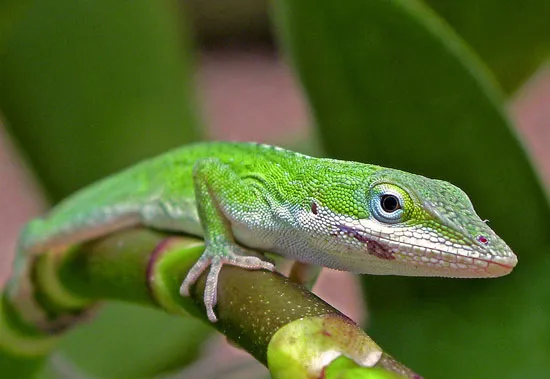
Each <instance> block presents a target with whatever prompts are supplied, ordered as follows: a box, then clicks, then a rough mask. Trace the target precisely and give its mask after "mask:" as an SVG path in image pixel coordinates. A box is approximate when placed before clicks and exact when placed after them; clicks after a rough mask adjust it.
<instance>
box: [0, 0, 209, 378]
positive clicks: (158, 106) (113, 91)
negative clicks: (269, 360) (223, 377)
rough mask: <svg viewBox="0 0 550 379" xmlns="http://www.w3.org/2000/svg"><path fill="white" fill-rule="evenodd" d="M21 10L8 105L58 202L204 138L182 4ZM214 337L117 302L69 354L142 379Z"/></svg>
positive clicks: (104, 3) (6, 75)
mask: <svg viewBox="0 0 550 379" xmlns="http://www.w3.org/2000/svg"><path fill="white" fill-rule="evenodd" d="M12 9H13V10H14V11H13V12H11V13H6V14H5V15H4V14H3V15H2V17H5V18H6V19H7V20H8V21H9V22H10V23H6V24H5V25H8V26H9V33H7V34H3V36H2V38H4V36H6V38H5V40H3V41H0V42H1V43H2V46H1V47H2V49H1V51H0V53H1V54H0V82H1V83H2V85H1V86H0V108H1V109H2V113H3V115H4V116H5V120H6V121H7V124H8V126H9V127H10V131H11V133H12V135H13V136H14V137H16V139H17V141H18V142H19V144H20V146H22V147H23V148H24V150H25V153H26V155H27V157H28V159H29V161H30V163H31V165H32V166H33V167H34V168H35V170H36V173H37V175H38V176H39V177H40V178H41V179H42V181H43V184H44V187H45V189H46V191H47V192H48V193H49V195H50V196H51V199H52V200H53V201H57V200H59V199H61V198H63V197H64V196H66V195H67V194H69V193H70V192H72V191H74V190H75V189H77V188H79V187H82V186H84V185H86V184H88V183H90V182H92V181H94V180H97V179H99V178H101V177H103V176H105V175H107V174H109V173H112V172H114V171H117V170H119V169H121V168H122V167H125V166H127V165H129V164H131V163H134V162H135V161H137V160H138V159H141V158H144V157H147V156H152V155H154V154H157V153H160V152H163V151H166V150H167V149H169V148H171V147H174V146H178V145H181V144H184V143H188V142H190V141H194V140H196V139H197V137H198V135H199V130H198V129H199V128H197V119H198V118H197V116H196V115H195V112H194V110H195V108H196V107H195V106H194V98H193V93H192V84H193V83H192V79H191V50H190V48H189V45H190V42H189V41H188V40H186V39H185V37H186V34H185V33H183V32H184V31H185V29H186V25H184V24H183V23H182V20H180V19H179V18H178V14H179V13H178V11H179V8H178V7H177V4H176V2H175V1H172V0H160V1H153V2H151V1H147V0H133V1H124V2H116V1H115V2H113V1H108V0H96V1H85V0H76V1H75V0H51V1H35V2H32V3H31V5H30V6H29V7H27V8H25V12H24V13H23V12H20V11H18V12H15V11H16V10H18V9H19V8H12ZM2 20H4V18H2ZM3 26H4V23H3V24H2V27H3ZM3 30H4V29H2V30H0V31H2V33H3ZM6 30H7V29H6ZM182 36H183V37H184V38H182ZM182 47H183V49H182ZM206 335H207V332H206V330H205V328H204V327H199V326H197V322H196V321H193V320H181V319H175V318H174V317H171V316H168V315H165V314H162V313H160V312H156V311H152V310H148V309H143V308H139V307H131V306H123V305H110V306H108V307H106V309H105V310H104V312H102V313H101V316H100V318H99V320H97V321H96V322H94V323H93V324H90V325H87V326H85V327H83V328H82V329H78V330H76V331H74V333H73V334H72V335H71V336H70V337H69V338H68V339H67V340H66V341H65V343H64V345H63V349H62V351H63V356H65V357H69V358H70V359H72V360H74V362H76V363H77V364H78V365H80V366H81V367H82V368H84V369H86V370H87V371H89V372H91V373H94V374H96V375H98V376H100V377H108V376H109V375H114V376H112V377H121V376H122V377H128V376H138V375H143V374H144V373H145V374H153V373H154V372H155V371H156V370H163V369H166V368H168V367H171V366H174V367H175V366H180V365H184V364H185V363H187V362H189V360H190V359H192V358H193V357H194V355H195V354H196V352H197V351H198V349H199V347H200V343H201V342H202V341H204V340H205V339H206Z"/></svg>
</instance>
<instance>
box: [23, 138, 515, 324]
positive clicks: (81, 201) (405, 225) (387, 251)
mask: <svg viewBox="0 0 550 379" xmlns="http://www.w3.org/2000/svg"><path fill="white" fill-rule="evenodd" d="M136 225H144V226H147V227H151V228H155V229H160V230H166V231H176V232H184V233H188V234H192V235H196V236H201V237H203V238H204V239H205V243H206V249H205V252H204V253H203V255H202V257H201V258H200V260H199V261H198V262H197V263H196V264H195V266H194V267H193V268H192V269H191V271H190V272H189V274H188V276H187V278H186V279H185V281H184V282H183V284H182V287H181V293H182V295H188V294H189V288H190V286H191V285H193V284H194V282H195V281H196V280H197V279H198V277H199V276H200V275H201V274H202V273H203V272H204V271H205V270H209V274H208V279H207V285H206V289H205V293H204V301H205V305H206V309H207V314H208V317H209V319H210V320H211V321H216V315H215V313H214V310H213V307H214V305H215V303H216V286H217V276H218V273H219V271H220V269H221V267H222V266H223V264H232V265H236V266H240V267H244V268H249V269H268V270H273V269H274V267H273V265H272V264H271V263H269V262H267V261H264V260H262V259H261V258H259V257H258V256H256V255H254V254H253V253H252V252H250V251H248V250H247V249H252V250H259V251H269V252H273V253H277V254H280V255H282V256H285V257H287V258H290V259H294V260H298V261H301V262H305V263H309V264H314V265H319V266H325V267H330V268H335V269H339V270H346V271H352V272H357V273H368V274H395V275H409V276H447V277H496V276H501V275H505V274H507V273H509V272H510V271H511V270H512V268H513V267H514V266H515V265H516V263H517V258H516V256H515V255H514V253H513V252H512V251H511V249H510V248H509V247H508V246H507V245H506V244H505V243H504V241H503V240H502V239H500V238H499V237H498V236H497V235H496V234H495V233H494V232H493V231H492V230H491V229H490V228H489V227H488V226H487V225H486V223H485V222H483V221H482V220H481V219H480V218H479V217H478V216H477V214H476V213H475V211H474V209H473V207H472V204H471V202H470V200H469V198H468V196H467V195H466V194H465V193H464V192H463V191H462V190H460V189H459V188H457V187H455V186H453V185H451V184H450V183H447V182H444V181H440V180H434V179H428V178H425V177H423V176H419V175H415V174H410V173H406V172H403V171H399V170H394V169H389V168H384V167H380V166H375V165H369V164H364V163H358V162H348V161H339V160H334V159H326V158H313V157H309V156H307V155H303V154H299V153H295V152H292V151H288V150H284V149H282V148H279V147H274V146H268V145H261V144H255V143H229V142H211V143H198V144H194V145H189V146H185V147H182V148H180V149H176V150H173V151H171V152H168V153H165V154H163V155H160V156H158V157H155V158H152V159H149V160H146V161H144V162H142V163H139V164H137V165H135V166H133V167H131V168H129V169H127V170H125V171H122V172H121V173H119V174H116V175H113V176H110V177H107V178H106V179H104V180H102V181H100V182H98V183H96V184H93V185H91V186H89V187H86V188H84V189H82V190H80V191H78V192H76V193H75V194H74V195H72V196H70V197H69V198H67V199H66V200H64V201H62V202H61V203H60V204H58V205H57V206H56V207H54V208H53V209H52V210H51V211H50V212H49V214H48V215H46V216H45V217H44V218H40V219H36V220H34V221H31V222H30V223H29V224H28V226H27V228H26V229H25V231H24V233H22V236H21V239H20V244H19V252H18V261H19V262H22V261H26V260H27V258H28V256H29V255H33V254H40V253H42V252H44V251H47V250H48V249H52V248H58V247H63V246H69V245H72V244H76V243H80V242H83V241H87V240H90V239H93V238H97V237H100V236H102V235H105V234H108V233H111V232H114V231H117V230H119V229H122V228H126V227H131V226H136ZM16 265H17V263H16ZM20 266H21V264H20ZM16 270H17V267H16ZM19 270H21V268H19Z"/></svg>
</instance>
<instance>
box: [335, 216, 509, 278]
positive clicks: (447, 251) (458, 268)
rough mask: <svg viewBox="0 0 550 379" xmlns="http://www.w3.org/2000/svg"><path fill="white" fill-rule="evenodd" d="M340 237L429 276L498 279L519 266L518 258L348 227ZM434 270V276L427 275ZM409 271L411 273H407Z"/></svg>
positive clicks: (341, 227)
mask: <svg viewBox="0 0 550 379" xmlns="http://www.w3.org/2000/svg"><path fill="white" fill-rule="evenodd" d="M337 227H338V230H339V234H345V235H347V236H349V237H352V238H354V239H355V240H357V241H359V242H361V243H363V244H365V245H366V247H367V251H368V253H369V254H370V255H372V256H375V257H376V258H379V259H382V260H388V261H390V260H397V261H399V262H402V263H403V264H405V265H409V266H410V271H411V273H409V275H411V274H412V275H414V273H413V272H412V271H413V270H414V269H415V268H418V269H419V270H421V271H424V272H423V273H422V274H421V275H423V276H424V275H426V276H454V277H497V276H503V275H506V274H509V273H510V272H511V271H512V269H513V268H514V267H515V266H516V264H517V257H516V256H515V255H514V254H513V253H511V252H510V254H508V255H492V254H488V253H486V252H481V251H479V250H474V249H472V248H471V247H464V248H459V247H452V248H449V247H448V246H446V245H441V244H435V243H429V244H426V245H420V244H418V243H413V242H411V241H403V240H401V241H395V240H392V239H389V238H387V237H383V236H382V235H378V236H376V235H371V234H368V233H367V232H366V231H365V230H362V229H357V228H354V227H351V226H349V225H344V224H340V225H337ZM427 270H431V271H433V272H427ZM407 271H409V270H407Z"/></svg>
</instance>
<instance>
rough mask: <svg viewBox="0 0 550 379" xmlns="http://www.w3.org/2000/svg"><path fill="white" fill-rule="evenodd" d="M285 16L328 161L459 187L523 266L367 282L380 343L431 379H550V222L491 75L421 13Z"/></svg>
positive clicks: (299, 5)
mask: <svg viewBox="0 0 550 379" xmlns="http://www.w3.org/2000/svg"><path fill="white" fill-rule="evenodd" d="M277 5H278V6H277V8H276V16H277V17H278V19H277V21H278V22H279V27H280V31H281V35H282V37H283V39H282V40H283V42H284V45H285V47H286V49H287V51H288V52H289V53H290V58H291V60H292V61H293V62H294V66H295V68H296V70H297V72H298V74H299V77H300V80H301V81H302V84H303V87H304V89H305V91H306V93H307V96H308V98H309V101H310V105H311V108H312V112H313V114H314V116H315V118H316V120H317V123H318V125H319V128H320V134H321V137H322V138H323V141H324V145H325V147H326V148H327V151H328V152H329V154H330V155H331V156H334V157H338V158H343V159H353V160H359V161H363V162H369V163H376V164H382V165H385V166H390V167H396V168H400V169H404V170H407V171H412V172H416V173H419V174H424V175H426V176H430V177H436V178H439V179H445V180H449V181H451V182H453V183H454V184H457V185H459V186H460V187H462V188H463V189H464V190H465V191H466V192H467V193H468V194H470V196H471V198H472V201H473V203H474V205H475V206H476V209H477V210H478V212H479V213H480V214H481V215H482V216H483V217H487V218H489V219H490V223H491V226H492V227H493V228H494V229H495V230H496V231H497V232H498V233H499V234H500V235H501V236H502V237H503V238H504V239H505V240H506V241H507V242H508V243H509V245H510V246H511V247H512V248H513V249H514V250H515V251H516V253H518V255H519V266H518V268H517V269H516V270H515V272H513V273H512V274H511V275H510V276H508V277H505V278H501V279H497V280H471V281H468V280H453V279H425V278H397V277H366V276H365V277H364V282H365V287H366V289H367V291H368V300H369V311H370V312H371V318H370V319H371V325H370V328H369V334H370V335H371V336H372V337H373V339H374V340H375V341H377V342H378V343H379V344H380V345H381V346H382V347H383V348H384V349H385V350H386V351H389V352H390V353H392V354H393V355H394V356H395V357H396V358H397V359H399V360H401V361H403V362H404V363H405V364H407V365H409V366H410V367H412V368H413V369H415V370H416V371H417V372H420V373H422V374H423V375H426V376H427V377H449V376H452V377H460V378H474V377H475V378H479V377H498V378H517V377H522V378H530V377H531V378H537V377H543V376H545V375H546V373H547V372H548V370H549V369H550V360H548V358H547V357H548V356H549V354H550V344H548V341H550V328H549V327H548V326H547V322H546V320H547V316H545V315H548V314H549V313H550V302H548V298H549V295H550V277H549V276H548V275H547V273H548V272H549V271H550V255H549V254H548V252H549V250H550V249H549V247H550V233H548V230H550V212H549V208H548V202H547V199H546V197H545V194H544V192H543V189H542V188H541V186H540V181H539V179H538V177H537V175H536V173H535V171H534V169H533V167H532V165H531V163H530V161H529V159H528V157H527V155H526V153H525V152H524V150H523V148H522V146H521V143H520V142H518V140H517V137H516V135H515V131H514V130H513V128H512V126H511V125H510V122H509V120H508V119H507V118H506V116H505V115H504V112H503V109H502V95H501V94H500V93H499V92H498V90H497V89H496V88H495V85H494V83H493V82H492V81H491V75H490V73H488V72H487V71H486V70H485V69H484V66H483V64H482V63H481V62H480V61H479V60H478V59H477V58H476V57H475V56H474V55H472V53H471V51H470V49H468V47H467V46H465V44H464V43H463V41H461V39H460V38H459V37H458V36H457V35H456V34H454V33H453V32H452V30H451V29H450V28H449V27H448V26H447V25H446V24H445V23H444V22H443V21H442V20H441V19H440V18H438V17H437V16H435V15H434V14H433V12H431V11H430V9H429V8H427V7H425V6H424V5H423V4H422V3H421V2H419V1H412V0H396V1H382V0H376V1H362V0H355V1H347V2H346V3H345V6H344V4H343V3H335V2H317V1H313V0H309V1H307V0H304V1H300V2H297V1H290V0H285V1H280V2H278V3H277ZM495 11H497V10H495Z"/></svg>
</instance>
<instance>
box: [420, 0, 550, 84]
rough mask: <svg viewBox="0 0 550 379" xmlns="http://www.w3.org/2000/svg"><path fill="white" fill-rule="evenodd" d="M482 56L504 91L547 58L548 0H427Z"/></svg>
mask: <svg viewBox="0 0 550 379" xmlns="http://www.w3.org/2000/svg"><path fill="white" fill-rule="evenodd" d="M427 3H428V4H430V5H431V6H432V7H433V9H434V10H435V11H436V12H438V13H439V14H440V15H441V16H442V17H444V18H445V20H447V22H449V24H450V25H451V26H453V28H454V29H455V30H456V31H457V32H458V33H459V34H460V36H461V37H462V38H464V39H465V40H466V41H467V42H468V43H469V44H470V45H471V46H472V47H473V48H474V49H475V50H476V51H477V53H478V54H479V55H480V56H481V58H483V60H484V61H485V62H486V63H487V65H488V66H489V67H490V68H491V69H492V70H493V72H494V73H495V75H496V76H497V77H498V79H499V81H500V83H501V85H502V86H503V87H504V89H505V90H506V92H508V93H511V92H513V91H514V90H516V89H517V88H518V87H519V86H521V85H522V84H523V83H524V82H525V81H526V80H527V79H528V78H529V77H530V76H531V75H532V74H533V73H534V72H535V70H536V69H537V68H538V67H539V65H540V64H541V63H543V62H544V61H546V60H547V59H548V58H550V23H549V22H548V17H550V2H549V1H544V0H543V1H541V0H529V1H524V0H485V1H475V0H473V1H470V0H466V1H447V0H428V1H427Z"/></svg>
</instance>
